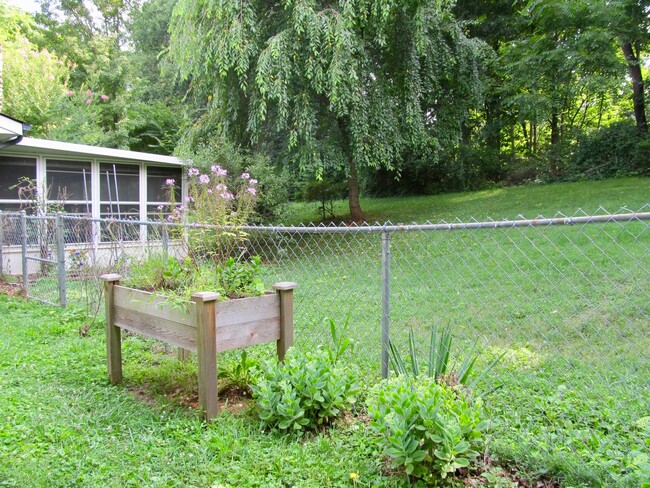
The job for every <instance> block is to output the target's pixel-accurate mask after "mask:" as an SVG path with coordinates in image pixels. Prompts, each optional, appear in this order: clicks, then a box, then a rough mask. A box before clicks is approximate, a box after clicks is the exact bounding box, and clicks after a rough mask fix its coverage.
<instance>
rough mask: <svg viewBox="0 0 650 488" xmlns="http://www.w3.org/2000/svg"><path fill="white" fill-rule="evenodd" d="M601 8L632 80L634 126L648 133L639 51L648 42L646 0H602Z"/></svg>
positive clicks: (648, 0) (649, 1) (649, 19)
mask: <svg viewBox="0 0 650 488" xmlns="http://www.w3.org/2000/svg"><path fill="white" fill-rule="evenodd" d="M604 10H605V12H606V14H607V15H608V16H609V18H611V19H613V22H612V23H611V24H610V25H611V26H612V27H613V30H614V33H615V35H616V36H617V37H618V39H619V43H620V46H621V51H622V52H623V56H624V58H625V62H626V64H627V70H628V74H629V76H630V78H631V80H632V101H633V105H634V119H635V121H636V127H637V130H638V131H639V132H640V133H642V134H647V133H648V120H647V118H646V106H645V96H646V95H645V89H644V83H643V73H642V71H641V63H642V53H643V50H644V49H645V48H647V46H648V44H650V0H612V1H610V2H606V5H605V6H604Z"/></svg>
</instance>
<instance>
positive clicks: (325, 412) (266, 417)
mask: <svg viewBox="0 0 650 488" xmlns="http://www.w3.org/2000/svg"><path fill="white" fill-rule="evenodd" d="M327 320H328V321H329V324H330V330H331V333H332V339H333V341H334V345H333V346H326V347H321V348H318V349H316V350H315V351H308V352H304V353H303V352H300V351H298V350H296V349H294V348H292V349H290V350H289V353H288V354H287V356H286V358H285V362H284V363H280V364H278V363H277V362H267V363H265V364H264V365H263V367H262V375H261V377H260V378H259V379H258V380H257V383H256V384H255V385H253V398H254V399H255V400H256V401H257V408H258V412H259V416H260V419H261V420H262V422H263V423H264V425H265V426H268V427H271V428H277V429H280V430H286V431H303V430H314V429H316V428H317V427H319V426H324V425H328V424H329V423H330V422H331V421H332V420H333V419H334V418H336V417H337V416H339V414H341V413H342V412H343V411H345V410H348V409H349V408H351V407H352V406H353V405H354V404H355V403H356V398H357V395H358V394H359V392H360V385H359V383H358V381H357V377H356V375H355V374H354V373H353V372H352V371H351V370H350V369H349V368H346V367H344V366H342V365H340V364H338V359H339V358H340V357H341V355H342V354H343V353H344V352H345V351H346V349H348V347H350V346H351V345H352V343H351V341H350V340H349V339H348V338H346V337H344V336H338V335H337V334H336V328H335V325H334V322H333V321H332V320H331V319H327ZM346 328H347V321H346V323H345V326H344V330H345V329H346Z"/></svg>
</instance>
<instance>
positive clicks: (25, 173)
mask: <svg viewBox="0 0 650 488" xmlns="http://www.w3.org/2000/svg"><path fill="white" fill-rule="evenodd" d="M25 178H28V179H29V180H32V181H34V182H35V181H36V159H35V158H23V157H18V156H0V210H7V211H9V210H16V209H17V206H18V207H19V206H20V197H19V192H20V189H21V188H23V189H24V188H26V187H27V186H28V183H27V182H25V181H24V179H25ZM23 197H24V198H23V199H28V197H27V195H24V196H23ZM29 203H30V202H29V201H25V202H24V204H25V205H27V206H29ZM25 205H24V206H25Z"/></svg>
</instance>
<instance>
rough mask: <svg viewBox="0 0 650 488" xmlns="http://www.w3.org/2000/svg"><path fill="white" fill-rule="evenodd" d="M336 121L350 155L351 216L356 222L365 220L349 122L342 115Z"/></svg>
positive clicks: (347, 152)
mask: <svg viewBox="0 0 650 488" xmlns="http://www.w3.org/2000/svg"><path fill="white" fill-rule="evenodd" d="M336 123H337V125H338V126H339V131H340V132H341V140H342V142H343V148H344V151H345V153H346V154H347V157H348V203H349V206H350V216H351V217H352V220H353V221H354V222H363V221H364V215H363V212H362V211H361V201H360V200H359V177H358V175H357V165H356V163H355V162H354V156H353V152H352V144H351V143H350V134H349V133H348V124H347V121H346V120H345V119H343V118H342V117H337V119H336Z"/></svg>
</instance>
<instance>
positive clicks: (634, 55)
mask: <svg viewBox="0 0 650 488" xmlns="http://www.w3.org/2000/svg"><path fill="white" fill-rule="evenodd" d="M621 49H622V50H623V55H624V56H625V61H626V62H627V71H628V73H629V74H630V78H632V91H633V96H632V100H633V102H634V119H635V120H636V128H637V130H638V131H639V132H641V133H643V134H647V133H648V121H647V119H646V116H645V98H644V93H643V75H642V74H641V64H640V62H639V52H638V49H636V50H635V49H634V48H633V47H632V43H631V42H623V43H621Z"/></svg>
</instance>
